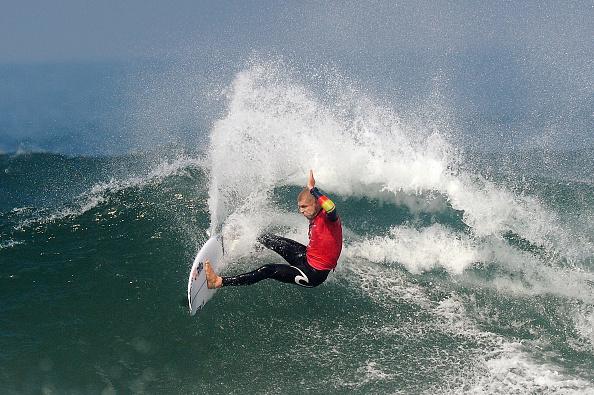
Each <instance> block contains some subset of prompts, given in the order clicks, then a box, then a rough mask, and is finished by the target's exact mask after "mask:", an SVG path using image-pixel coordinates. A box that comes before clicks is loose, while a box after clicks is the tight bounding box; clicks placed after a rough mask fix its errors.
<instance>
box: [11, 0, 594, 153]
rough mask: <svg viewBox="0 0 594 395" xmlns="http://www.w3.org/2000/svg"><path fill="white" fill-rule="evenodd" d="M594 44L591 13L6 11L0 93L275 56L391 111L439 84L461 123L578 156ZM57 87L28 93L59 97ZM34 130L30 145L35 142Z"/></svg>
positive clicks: (564, 8) (186, 5)
mask: <svg viewBox="0 0 594 395" xmlns="http://www.w3.org/2000/svg"><path fill="white" fill-rule="evenodd" d="M593 42H594V1H572V2H559V1H517V2H512V1H498V2H490V3H486V2H476V1H456V2H454V1H366V2H342V1H341V2H338V1H328V2H309V1H304V2H295V1H228V2H225V1H185V0H184V1H172V2H162V1H152V0H148V1H141V0H130V1H112V0H107V1H80V0H79V1H75V0H58V1H52V2H47V1H27V0H24V1H20V2H8V1H4V2H2V5H1V12H0V66H4V67H3V68H1V69H0V71H2V70H4V74H5V75H4V79H3V77H2V75H0V89H2V88H3V87H4V90H5V92H6V91H10V90H9V89H7V86H13V88H14V85H15V84H16V82H15V81H16V79H18V78H25V77H22V76H23V73H20V74H19V73H16V74H15V68H19V67H20V68H23V67H29V66H30V65H40V64H41V65H48V64H53V65H56V64H77V63H79V64H80V63H83V64H84V63H87V64H88V63H101V62H104V63H105V62H115V63H119V64H122V63H124V64H125V63H131V62H136V63H138V62H140V63H142V62H151V61H156V60H157V61H158V60H163V59H169V60H171V59H176V58H177V59H185V60H184V61H188V59H189V60H190V61H191V62H195V63H200V62H211V63H212V62H213V61H215V62H216V61H220V62H221V63H225V62H226V63H239V62H241V61H242V60H244V59H245V58H247V57H249V56H250V55H251V54H253V53H254V52H259V53H275V54H279V55H282V56H285V57H287V58H290V59H297V60H299V59H308V60H310V61H311V60H313V61H314V62H318V63H319V64H325V63H332V64H334V65H338V66H339V67H344V69H345V70H346V72H347V73H351V75H352V76H353V77H354V78H355V79H357V80H359V81H361V83H362V84H369V85H370V86H373V87H374V89H376V90H377V94H378V96H383V97H394V98H396V99H395V101H396V102H398V99H402V98H403V97H405V96H406V95H407V94H409V93H410V92H414V91H423V89H421V88H420V86H427V84H429V83H430V81H433V80H435V78H436V77H439V78H441V79H443V80H444V81H446V82H447V85H448V87H447V88H446V96H448V97H450V98H451V103H452V104H451V105H452V107H454V108H456V109H457V112H458V113H459V114H460V115H459V116H460V118H461V122H462V123H464V122H466V123H469V122H470V123H472V120H468V119H466V120H465V119H464V117H465V116H467V118H473V117H474V116H475V115H477V116H481V117H487V118H489V119H492V120H497V119H500V118H502V115H501V114H506V115H507V116H509V115H510V114H511V115H513V114H520V115H518V116H517V117H520V118H521V117H524V118H526V117H528V118H531V120H530V125H531V126H532V127H534V128H539V127H540V128H544V127H546V128H548V129H549V130H550V129H551V128H558V129H560V130H563V131H557V132H555V133H557V134H560V133H561V134H563V133H573V135H572V138H571V139H570V140H571V141H573V142H574V144H579V143H580V141H581V142H585V143H589V142H592V141H593V140H594V139H593V138H591V137H590V136H589V133H590V134H591V132H588V130H590V131H591V126H592V125H593V124H594V122H593V121H592V117H593V116H594V115H592V111H591V108H592V104H593V102H594V93H593V92H594V88H593V87H594V71H593V70H594V45H593ZM213 59H214V60H213ZM7 70H8V71H7ZM63 72H64V73H65V74H66V75H69V72H68V71H67V70H66V71H64V70H63ZM25 74H26V73H25ZM75 74H76V73H75ZM79 74H80V73H79ZM15 75H16V77H15ZM18 75H20V76H21V77H18ZM37 77H38V76H37ZM26 78H27V79H28V80H31V78H29V77H26ZM56 78H57V77H56ZM88 78H93V75H89V76H88ZM97 78H107V77H105V76H103V77H101V75H99V76H98V77H97ZM33 79H34V78H33ZM80 79H82V80H84V76H82V74H81V76H80ZM107 79H108V78H107ZM58 80H59V78H58ZM64 83H65V84H70V83H72V81H71V80H68V81H65V82H64ZM59 85H60V83H59V81H58V82H56V83H55V84H54V87H53V88H51V87H50V88H47V89H46V90H43V89H41V88H39V89H40V90H38V91H37V92H35V89H33V91H32V92H33V93H36V94H37V96H40V95H42V94H43V95H50V96H51V95H52V89H54V91H55V90H56V88H55V87H56V86H59ZM83 85H84V84H83ZM88 89H89V90H92V89H93V88H91V87H89V88H88ZM12 91H19V93H18V94H16V96H14V97H13V96H10V95H8V96H7V95H5V98H4V104H2V103H0V110H2V109H4V110H2V111H4V112H5V113H4V116H5V117H7V116H8V117H10V116H12V117H13V118H14V116H13V115H14V113H16V112H18V113H19V114H21V113H24V110H23V108H22V107H17V105H16V104H15V103H17V102H26V103H28V104H29V105H30V106H31V107H33V104H32V101H34V100H33V98H31V97H29V98H27V97H25V96H26V94H25V93H23V92H22V91H23V89H18V88H14V89H13V90H12ZM403 92H404V93H403ZM407 92H408V93H407ZM62 93H64V92H62ZM32 95H33V94H32ZM399 95H400V96H399ZM6 96H7V97H6ZM62 97H63V96H62ZM37 99H38V98H37ZM91 101H92V100H91ZM469 114H470V115H469ZM26 116H27V115H23V116H22V117H26ZM513 116H515V115H513ZM22 117H21V118H18V119H19V120H21V119H24V118H22ZM517 117H516V118H517ZM49 118H51V117H50V116H48V119H49ZM578 118H579V119H578ZM15 122H16V121H15ZM19 122H21V121H19ZM65 122H66V121H65ZM494 122H497V121H494ZM539 123H540V125H539ZM0 125H2V119H0ZM10 125H11V127H10V131H8V129H6V128H5V129H4V134H5V135H7V134H10V135H11V141H12V143H11V144H12V145H14V144H15V143H14V142H15V141H16V140H18V139H17V138H16V137H15V134H16V133H17V132H18V131H15V127H14V122H13V123H11V124H10ZM483 125H484V123H483ZM516 126H517V125H516ZM0 127H1V126H0ZM501 127H503V128H507V131H504V132H501V133H510V132H509V130H511V129H513V128H514V127H515V126H513V125H512V126H510V125H507V126H506V125H503V126H501ZM33 129H34V128H33ZM33 129H31V128H30V130H31V131H30V132H23V133H25V134H27V133H29V135H28V138H31V139H33V140H35V133H38V132H35V131H33ZM577 129H579V130H578V131H576V130H577ZM2 133H3V131H2V129H0V144H1V143H2V135H1V134H2ZM485 133H487V132H485ZM501 133H499V134H501ZM46 137H47V136H46ZM491 137H492V138H496V137H497V133H492V136H491ZM559 139H560V137H559V136H558V138H557V140H559ZM5 145H6V144H5ZM0 147H1V145H0ZM5 149H6V148H5Z"/></svg>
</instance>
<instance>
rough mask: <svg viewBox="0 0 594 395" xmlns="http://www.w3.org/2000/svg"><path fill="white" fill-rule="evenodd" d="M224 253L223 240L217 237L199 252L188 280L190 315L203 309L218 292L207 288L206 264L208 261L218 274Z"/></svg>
mask: <svg viewBox="0 0 594 395" xmlns="http://www.w3.org/2000/svg"><path fill="white" fill-rule="evenodd" d="M223 253H224V250H223V238H222V237H221V236H220V235H217V236H213V237H211V238H210V239H208V241H207V242H206V243H204V245H203V246H202V248H201V249H200V251H199V252H198V255H196V258H195V259H194V263H193V264H192V269H191V270H190V278H189V279H188V305H189V307H190V315H194V314H196V311H198V310H200V309H202V307H204V305H205V304H206V302H208V301H209V300H210V298H212V296H213V295H214V293H215V292H216V290H215V289H208V287H207V286H206V272H205V270H204V262H205V261H206V260H207V259H208V260H209V261H210V264H211V265H212V267H213V269H214V270H215V271H216V272H218V270H219V268H220V264H221V261H222V259H223Z"/></svg>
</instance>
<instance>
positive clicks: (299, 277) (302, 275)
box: [293, 266, 312, 288]
mask: <svg viewBox="0 0 594 395" xmlns="http://www.w3.org/2000/svg"><path fill="white" fill-rule="evenodd" d="M293 267H294V268H295V269H296V270H297V271H299V273H301V276H295V284H297V285H301V286H302V287H310V288H312V286H311V285H309V278H307V276H306V275H305V273H303V272H302V271H301V269H299V268H296V267H295V266H293ZM299 280H304V281H305V284H303V283H300V282H299Z"/></svg>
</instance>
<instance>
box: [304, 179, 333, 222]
mask: <svg viewBox="0 0 594 395" xmlns="http://www.w3.org/2000/svg"><path fill="white" fill-rule="evenodd" d="M307 187H308V188H309V192H310V193H311V194H312V195H313V196H314V197H315V198H316V200H317V201H318V204H319V205H320V206H321V207H322V210H324V211H325V212H326V215H327V216H328V219H329V220H330V221H336V220H337V219H338V213H337V212H336V205H335V204H334V202H333V201H332V200H330V198H329V197H328V196H326V195H324V193H323V192H321V191H320V190H319V189H318V188H316V180H315V179H314V176H313V171H311V170H310V171H309V180H308V181H307Z"/></svg>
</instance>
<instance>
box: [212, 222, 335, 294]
mask: <svg viewBox="0 0 594 395" xmlns="http://www.w3.org/2000/svg"><path fill="white" fill-rule="evenodd" d="M258 241H259V242H260V243H262V244H263V245H264V246H265V247H266V248H269V249H271V250H272V251H274V252H276V253H277V254H279V255H280V256H282V257H283V258H284V259H285V260H286V261H287V262H288V263H289V265H285V264H268V265H264V266H262V267H259V268H258V269H256V270H254V271H252V272H249V273H244V274H240V275H237V276H232V277H223V286H224V287H225V286H228V285H250V284H254V283H257V282H258V281H261V280H264V279H266V278H272V279H274V280H277V281H281V282H283V283H290V284H297V285H301V286H302V287H316V286H318V285H320V284H321V283H323V282H324V281H325V280H326V278H327V277H328V273H330V270H317V269H314V268H313V267H311V266H310V265H309V264H308V263H307V259H306V257H305V253H306V249H307V247H306V246H304V245H303V244H301V243H298V242H296V241H294V240H290V239H287V238H284V237H280V236H276V235H273V234H265V235H263V236H260V237H259V238H258Z"/></svg>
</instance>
